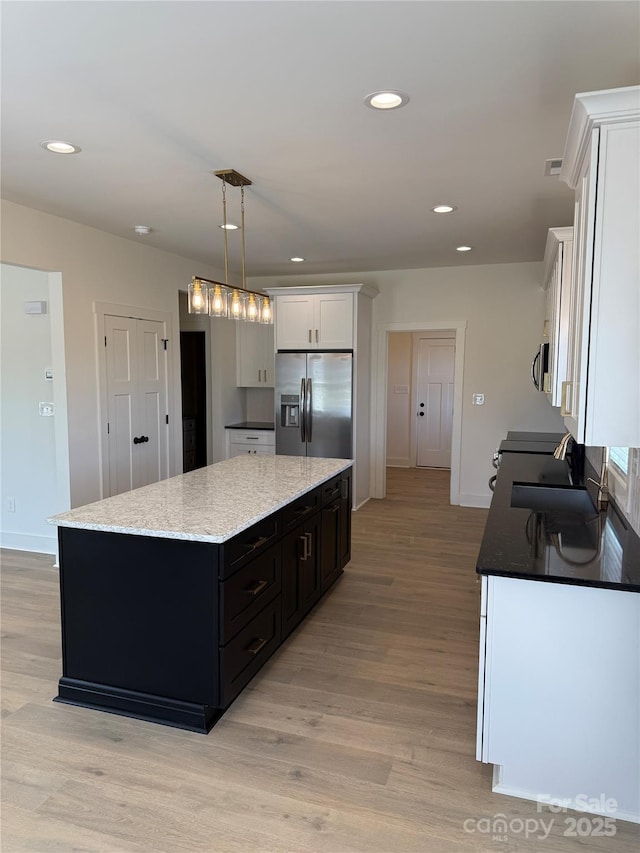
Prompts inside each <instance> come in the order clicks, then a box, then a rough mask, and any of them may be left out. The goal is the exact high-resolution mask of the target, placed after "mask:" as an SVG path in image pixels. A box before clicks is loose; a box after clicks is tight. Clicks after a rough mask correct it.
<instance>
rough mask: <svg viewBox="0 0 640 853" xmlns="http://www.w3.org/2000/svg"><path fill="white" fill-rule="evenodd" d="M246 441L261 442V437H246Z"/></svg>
mask: <svg viewBox="0 0 640 853" xmlns="http://www.w3.org/2000/svg"><path fill="white" fill-rule="evenodd" d="M245 440H246V441H260V436H259V435H245Z"/></svg>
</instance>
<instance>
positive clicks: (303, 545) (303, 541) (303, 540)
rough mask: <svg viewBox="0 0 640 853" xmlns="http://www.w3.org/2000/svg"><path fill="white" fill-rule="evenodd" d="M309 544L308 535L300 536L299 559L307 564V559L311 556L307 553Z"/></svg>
mask: <svg viewBox="0 0 640 853" xmlns="http://www.w3.org/2000/svg"><path fill="white" fill-rule="evenodd" d="M307 544H308V540H307V534H306V533H303V534H302V536H298V545H299V546H300V547H299V548H298V557H299V559H300V561H301V562H306V560H307V557H308V556H309V554H308V553H307Z"/></svg>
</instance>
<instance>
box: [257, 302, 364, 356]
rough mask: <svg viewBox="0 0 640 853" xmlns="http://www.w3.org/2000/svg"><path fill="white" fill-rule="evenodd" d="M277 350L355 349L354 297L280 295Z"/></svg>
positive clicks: (277, 305) (277, 313)
mask: <svg viewBox="0 0 640 853" xmlns="http://www.w3.org/2000/svg"><path fill="white" fill-rule="evenodd" d="M274 316H275V326H276V349H278V350H289V349H303V350H308V349H322V350H327V349H353V293H331V292H325V293H311V294H303V293H292V294H288V293H287V294H283V293H278V294H277V295H276V297H275V311H274Z"/></svg>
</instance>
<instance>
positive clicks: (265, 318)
mask: <svg viewBox="0 0 640 853" xmlns="http://www.w3.org/2000/svg"><path fill="white" fill-rule="evenodd" d="M260 322H261V323H264V324H265V325H269V324H271V323H273V312H272V310H271V300H270V299H269V297H268V296H263V297H262V311H261V312H260Z"/></svg>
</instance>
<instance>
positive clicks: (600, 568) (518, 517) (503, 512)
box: [477, 453, 640, 592]
mask: <svg viewBox="0 0 640 853" xmlns="http://www.w3.org/2000/svg"><path fill="white" fill-rule="evenodd" d="M592 474H593V472H592V471H588V475H589V476H591V475H592ZM586 476H587V474H585V480H584V481H583V479H582V478H577V479H576V478H575V477H574V480H573V482H572V480H571V475H570V472H569V466H568V465H567V463H566V462H564V461H559V460H556V459H554V458H553V457H552V456H549V455H546V454H533V453H506V454H505V455H504V456H503V457H502V464H501V465H500V469H499V472H498V478H497V481H496V488H495V492H494V493H493V500H492V502H491V509H490V510H489V516H488V518H487V524H486V527H485V531H484V536H483V538H482V544H481V546H480V553H479V555H478V564H477V572H478V574H481V575H501V576H503V577H512V578H524V579H528V580H538V581H551V582H553V583H568V584H575V585H578V586H593V587H601V588H603V589H618V590H630V591H633V592H640V537H638V536H637V534H636V533H635V532H634V531H633V529H632V528H631V527H630V526H629V524H628V522H627V521H626V519H625V518H624V517H623V516H622V515H621V514H620V513H619V512H618V510H617V508H616V506H615V505H614V504H613V503H611V502H610V503H609V505H608V508H607V510H606V511H604V512H601V513H598V512H597V511H595V509H594V511H593V512H592V513H591V514H590V515H581V514H579V513H576V512H567V511H558V510H555V511H553V512H551V511H544V512H541V511H534V510H532V509H522V508H516V507H512V506H511V490H512V486H513V483H514V482H519V483H542V484H549V485H557V486H563V485H564V486H567V485H574V486H579V485H584V484H585V483H586ZM592 496H593V493H592Z"/></svg>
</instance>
